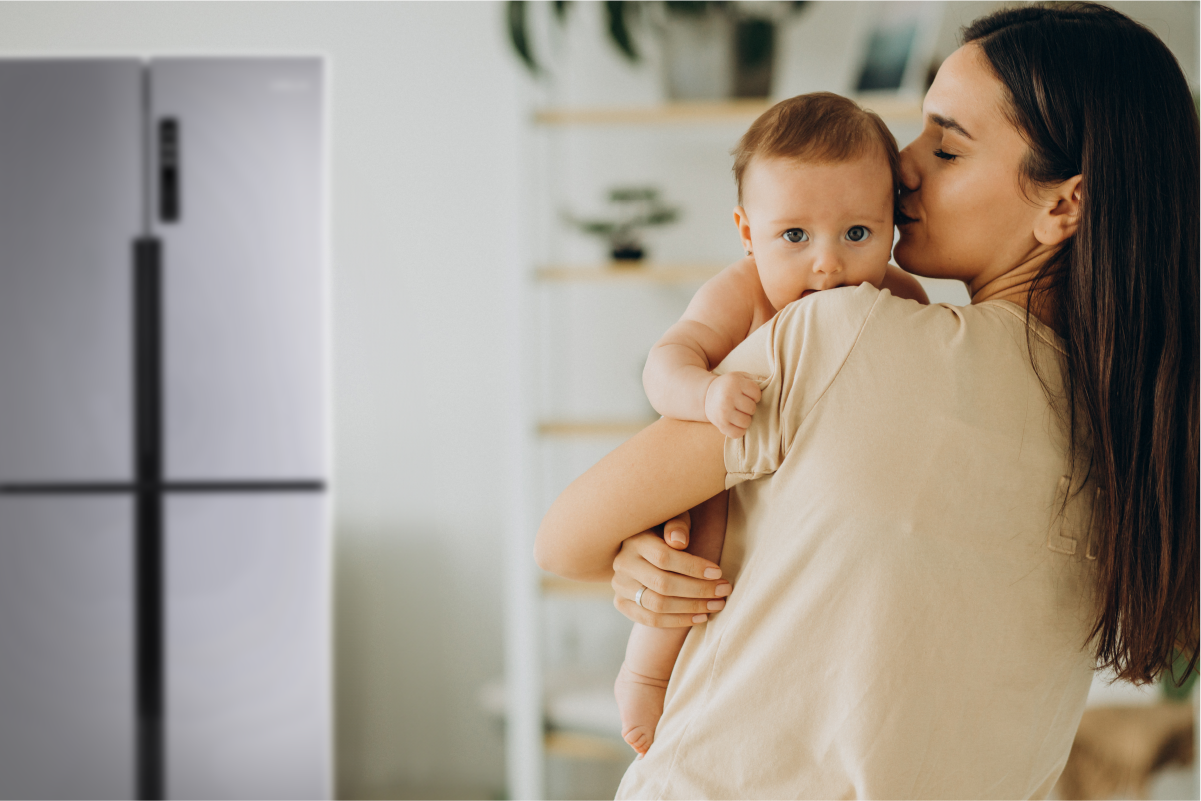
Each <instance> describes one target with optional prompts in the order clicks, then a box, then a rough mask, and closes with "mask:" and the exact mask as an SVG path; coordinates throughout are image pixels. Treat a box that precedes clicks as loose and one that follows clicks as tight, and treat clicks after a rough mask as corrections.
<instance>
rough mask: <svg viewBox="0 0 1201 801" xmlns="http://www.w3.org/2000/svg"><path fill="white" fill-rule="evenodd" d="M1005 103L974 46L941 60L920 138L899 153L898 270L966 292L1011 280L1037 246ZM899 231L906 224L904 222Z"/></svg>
mask: <svg viewBox="0 0 1201 801" xmlns="http://www.w3.org/2000/svg"><path fill="white" fill-rule="evenodd" d="M1006 102H1007V100H1006V95H1005V90H1004V87H1003V86H1002V84H1001V82H1000V81H998V80H997V79H996V78H995V77H994V76H993V74H992V72H991V70H990V68H989V66H988V62H987V60H986V58H985V56H984V54H983V52H981V50H980V48H979V46H977V45H972V44H969V45H964V46H963V47H961V48H959V49H958V50H956V51H955V52H954V53H952V54H951V55H950V57H948V58H947V60H946V61H944V62H943V64H942V66H941V67H940V68H939V70H938V76H937V77H936V78H935V79H934V84H933V85H932V86H931V87H930V91H929V92H927V93H926V99H925V102H924V103H923V104H922V113H923V119H924V122H923V128H922V133H921V135H920V136H918V138H917V139H915V140H914V141H913V142H912V143H911V144H910V145H909V146H908V147H906V148H905V149H904V150H902V151H901V183H902V188H901V208H902V209H903V211H904V213H905V215H906V216H908V217H911V218H914V222H909V223H904V224H899V226H898V227H899V229H900V232H901V236H900V240H899V241H898V242H897V245H896V247H895V248H894V250H893V257H894V258H895V259H896V262H897V264H899V265H900V266H901V267H903V268H905V269H906V270H908V271H909V272H912V273H915V274H917V275H922V276H926V277H928V278H954V279H958V280H961V281H966V282H968V285H969V286H968V288H969V291H971V290H973V289H974V288H978V287H980V286H982V285H984V284H986V283H988V282H989V281H991V280H993V279H995V278H997V277H998V276H1001V275H1003V274H1005V273H1006V272H1009V271H1010V270H1011V269H1013V268H1014V267H1015V266H1017V265H1019V264H1021V263H1023V262H1024V261H1026V260H1027V259H1028V258H1029V257H1030V256H1031V255H1032V254H1033V252H1034V251H1035V249H1036V248H1037V247H1038V242H1037V240H1036V239H1035V238H1034V222H1035V217H1036V215H1037V213H1038V211H1039V209H1038V206H1037V205H1035V204H1034V203H1032V202H1030V200H1028V199H1027V198H1026V197H1025V196H1024V195H1023V193H1022V190H1021V187H1020V185H1019V182H1018V166H1019V164H1020V162H1021V160H1022V157H1023V156H1024V155H1025V153H1026V143H1025V141H1024V140H1023V139H1022V137H1021V135H1020V134H1019V133H1018V131H1017V129H1015V128H1014V127H1013V126H1012V125H1011V124H1010V123H1009V121H1008V120H1006V119H1005V116H1004V114H1003V113H1002V108H1004V104H1005V103H1006ZM898 223H901V220H898Z"/></svg>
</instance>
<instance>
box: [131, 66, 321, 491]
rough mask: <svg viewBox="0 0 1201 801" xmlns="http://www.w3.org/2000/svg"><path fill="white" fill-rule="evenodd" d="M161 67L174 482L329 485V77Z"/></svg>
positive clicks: (159, 208) (311, 70) (157, 74)
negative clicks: (324, 481) (325, 120)
mask: <svg viewBox="0 0 1201 801" xmlns="http://www.w3.org/2000/svg"><path fill="white" fill-rule="evenodd" d="M151 64H152V66H151V76H152V77H151V86H152V89H151V96H152V100H151V108H152V120H153V128H154V131H155V137H156V139H158V140H159V141H156V142H155V144H154V146H153V147H152V154H153V155H154V167H153V169H152V177H153V180H152V181H151V186H152V189H153V197H152V206H151V207H152V209H153V211H154V214H153V226H154V231H155V234H156V236H158V237H160V238H161V240H162V242H163V282H164V297H165V306H164V326H165V342H164V353H165V368H164V369H165V375H166V388H165V414H166V428H165V448H166V462H165V476H166V478H167V479H168V480H214V479H216V480H238V479H253V480H265V479H268V480H280V479H313V478H322V477H324V476H325V474H326V466H325V464H326V463H325V430H326V427H325V388H324V362H325V302H324V297H325V280H326V277H325V268H324V261H325V259H324V248H325V242H324V230H323V224H324V223H323V208H322V202H323V201H322V197H323V180H324V176H323V165H322V158H323V157H322V153H323V144H322V135H323V134H322V119H321V113H322V111H321V109H322V69H321V62H320V60H319V59H312V58H262V59H226V58H222V59H156V60H154V61H152V62H151ZM172 124H174V126H175V129H174V130H175V133H174V134H172V133H170V132H169V126H170V125H172ZM164 137H166V138H167V139H171V138H174V139H175V142H174V144H173V143H172V142H170V141H166V142H164V141H162V139H163V138H164ZM165 151H174V153H175V156H174V157H173V156H172V155H171V154H170V153H165ZM172 161H175V162H177V166H176V167H175V168H174V169H175V173H174V175H175V177H174V178H172V177H171V176H170V175H169V173H170V172H171V169H172V166H171V162H172ZM170 183H173V185H174V187H175V193H176V195H177V196H176V197H175V198H172V197H170V196H169V195H170V194H171V191H170V186H166V184H170ZM164 204H166V205H167V206H172V205H174V206H175V208H176V210H177V212H178V216H177V219H176V220H175V221H171V220H168V219H165V218H164V217H165V215H164ZM166 216H169V215H166Z"/></svg>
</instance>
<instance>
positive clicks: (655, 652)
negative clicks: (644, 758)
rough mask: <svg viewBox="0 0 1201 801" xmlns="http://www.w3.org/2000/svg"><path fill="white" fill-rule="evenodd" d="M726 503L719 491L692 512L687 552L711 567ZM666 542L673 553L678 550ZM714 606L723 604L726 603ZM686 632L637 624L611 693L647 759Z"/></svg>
mask: <svg viewBox="0 0 1201 801" xmlns="http://www.w3.org/2000/svg"><path fill="white" fill-rule="evenodd" d="M728 503H729V492H728V491H726V492H720V493H718V494H717V495H715V496H713V497H712V498H710V499H709V500H707V501H705V502H704V503H702V504H700V505H699V506H697V507H696V508H694V509H692V510H691V513H690V515H691V519H692V525H691V531H690V534H689V540H690V541H689V543H688V547H687V550H688V552H689V553H691V554H694V555H696V556H700V557H702V558H704V559H708V560H710V561H712V562H715V563H717V562H720V561H721V549H722V545H723V544H724V543H725V537H726V510H727V508H728ZM667 542H668V544H669V545H671V546H672V547H673V548H678V547H679V546H677V545H675V544H674V543H672V542H671V541H670V540H668V541H667ZM710 603H713V602H710ZM718 603H721V604H722V605H724V601H718ZM714 611H717V610H714ZM688 631H689V629H688V628H687V627H683V628H667V629H657V628H652V627H650V626H643V625H641V624H639V623H635V624H634V630H633V631H631V632H630V640H629V642H628V643H627V644H626V658H625V662H623V663H622V665H621V672H620V673H619V674H618V676H617V683H616V684H615V685H614V688H613V690H614V694H615V695H616V696H617V706H618V708H619V709H620V710H621V736H622V738H623V739H624V740H625V741H626V742H627V743H629V744H630V746H631V747H632V748H633V749H634V750H635V751H637V752H638V753H640V754H645V753H646V751H647V749H648V748H650V746H651V743H652V742H654V739H655V729H656V727H657V726H658V724H659V718H660V717H661V716H662V715H663V699H664V696H665V695H666V693H667V682H668V680H669V679H670V678H671V671H672V668H674V667H675V664H676V658H677V657H678V656H679V655H680V648H682V647H683V646H684V640H685V638H687V636H688Z"/></svg>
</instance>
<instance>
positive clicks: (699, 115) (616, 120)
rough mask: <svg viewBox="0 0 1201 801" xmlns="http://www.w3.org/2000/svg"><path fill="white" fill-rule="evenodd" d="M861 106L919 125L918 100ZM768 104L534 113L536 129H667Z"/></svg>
mask: <svg viewBox="0 0 1201 801" xmlns="http://www.w3.org/2000/svg"><path fill="white" fill-rule="evenodd" d="M854 99H855V101H856V102H858V103H859V104H860V105H861V106H863V107H864V108H867V109H871V110H872V111H874V112H876V113H877V114H879V115H880V116H881V117H883V118H884V120H885V121H886V122H920V121H921V119H922V103H921V99H920V98H915V97H905V96H897V95H894V94H892V93H887V92H884V93H879V94H862V95H858V96H856V97H855V98H854ZM772 104H773V101H770V100H722V101H712V102H687V103H685V102H679V103H663V104H661V105H656V106H595V107H590V106H580V107H576V108H562V107H552V108H544V109H541V110H539V111H537V112H535V113H534V122H536V123H537V124H539V125H671V124H681V123H722V122H742V121H746V122H749V121H750V120H753V119H754V118H755V117H758V116H759V115H760V114H762V113H763V112H764V111H767V109H769V108H770V107H771V106H772Z"/></svg>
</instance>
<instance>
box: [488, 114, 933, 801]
mask: <svg viewBox="0 0 1201 801" xmlns="http://www.w3.org/2000/svg"><path fill="white" fill-rule="evenodd" d="M858 100H859V101H860V103H861V104H862V105H864V106H865V107H867V108H871V109H873V110H875V111H877V113H879V114H880V115H881V116H882V117H884V119H885V120H886V121H887V122H889V123H890V124H892V123H900V124H912V123H916V122H919V121H920V119H921V106H920V102H919V101H917V100H907V99H898V98H896V97H894V96H865V97H861V98H858ZM769 105H770V104H769V103H768V102H766V101H734V102H725V103H675V104H667V105H661V106H652V107H634V106H630V107H605V108H599V107H594V108H547V109H543V110H541V111H538V112H537V113H535V114H534V115H533V120H532V123H533V125H534V127H535V133H536V135H547V136H553V135H557V132H561V131H564V130H565V129H568V128H597V129H606V130H607V129H612V128H621V127H625V128H633V129H649V130H656V129H661V130H663V131H664V132H672V131H678V130H680V129H681V128H687V127H693V128H695V127H697V126H715V127H722V126H724V129H725V130H729V129H730V127H731V125H732V124H733V125H739V124H749V122H750V121H751V120H753V119H754V118H755V117H756V116H758V115H759V114H761V113H762V112H763V111H765V110H766V109H767V108H768V107H769ZM726 147H727V148H728V145H726ZM547 150H553V148H547ZM714 155H715V157H716V156H721V157H724V156H725V149H724V148H723V149H722V150H721V151H715V153H714ZM539 174H541V173H539ZM539 191H541V190H539ZM560 255H561V254H560ZM724 266H725V265H724V264H719V263H704V262H656V261H651V262H641V263H638V264H636V265H632V264H625V263H621V262H609V263H593V264H588V263H572V262H570V261H569V262H566V263H563V262H556V261H554V260H553V259H549V260H547V261H546V262H544V263H541V264H535V265H531V267H530V268H529V269H528V271H527V272H525V273H524V274H522V275H520V276H517V277H516V279H515V280H516V284H515V290H514V291H515V293H516V296H517V299H516V304H515V305H516V308H515V310H514V314H515V315H516V317H517V320H518V327H519V335H518V336H517V337H516V338H515V340H516V351H517V352H516V353H515V354H514V362H515V364H516V366H517V373H518V375H519V376H520V380H521V382H522V386H523V387H524V388H525V389H524V390H523V391H522V393H521V399H520V402H519V403H517V409H516V411H515V414H516V419H515V421H514V427H513V428H514V431H515V432H516V433H515V434H514V440H513V451H514V455H515V469H516V471H517V478H518V482H517V483H518V485H519V487H520V490H519V492H518V493H516V497H514V499H513V506H512V509H511V510H510V531H511V542H510V545H511V547H510V549H509V559H508V562H507V566H506V569H507V578H508V590H507V609H506V622H507V630H506V649H507V653H506V677H505V680H504V683H503V687H502V686H501V685H500V684H498V685H497V686H496V687H493V688H491V689H490V690H488V691H487V692H490V693H491V695H490V696H489V697H490V698H491V699H492V700H491V702H490V703H491V705H492V708H493V709H494V710H495V711H497V712H500V710H503V713H504V717H505V723H506V727H505V732H506V760H507V766H508V783H509V797H511V798H531V799H533V798H543V797H545V795H544V787H545V776H546V773H545V768H546V757H547V756H552V757H557V758H566V759H573V760H616V761H623V760H624V761H629V760H631V759H632V758H633V753H632V752H631V751H630V750H629V748H628V746H626V745H625V744H624V743H622V742H621V740H620V738H619V726H620V724H619V721H618V720H617V717H616V702H615V701H611V699H612V680H613V679H614V678H615V676H608V677H607V678H603V679H602V678H601V677H598V676H595V675H594V676H593V677H592V678H593V680H592V683H591V684H588V683H587V682H583V681H581V682H579V683H576V682H573V681H572V680H565V677H564V676H563V675H561V674H555V675H546V676H544V673H545V666H544V664H543V647H542V646H543V642H542V633H543V632H542V631H541V626H542V620H543V617H544V614H543V610H544V605H545V603H546V601H547V599H556V600H558V601H560V602H569V603H577V602H578V603H596V604H598V605H599V604H611V603H612V590H611V589H610V587H609V586H608V585H607V584H582V583H580V582H573V581H568V580H565V579H561V578H558V577H556V576H552V575H549V574H546V573H544V572H543V571H541V570H539V569H538V568H537V566H536V565H535V564H534V562H533V560H532V558H531V554H532V551H533V540H534V533H535V532H536V531H537V528H538V524H539V521H540V520H541V518H542V516H543V514H544V513H545V511H546V508H547V506H549V504H550V502H551V501H552V500H553V498H551V497H546V494H547V489H548V482H547V480H546V476H544V475H542V466H541V465H542V459H541V458H540V456H541V454H542V453H543V451H544V449H545V448H548V447H592V448H594V449H595V448H596V447H598V446H600V447H604V446H608V447H612V446H615V445H617V444H618V443H620V442H621V441H623V440H624V439H626V438H628V437H631V436H633V435H635V434H637V433H638V432H639V431H641V430H642V429H643V428H645V427H646V426H647V425H649V424H650V423H651V422H653V420H654V419H655V418H654V417H653V416H651V415H649V414H648V415H646V416H645V417H643V416H629V415H613V416H612V417H609V416H599V415H591V414H590V415H580V416H579V417H576V416H575V415H574V414H566V415H561V414H556V415H545V414H543V412H542V410H541V408H540V404H539V403H538V402H536V397H535V396H536V395H537V393H536V392H535V391H534V389H533V388H534V387H536V386H539V381H540V371H542V370H545V369H546V359H544V358H543V356H544V355H545V354H544V352H543V348H544V347H545V344H546V343H544V342H542V341H540V333H539V330H538V329H539V324H540V323H539V315H542V314H544V313H545V311H546V309H547V308H548V304H551V303H553V301H548V300H547V298H549V297H559V296H560V295H558V294H557V293H563V292H572V291H576V290H578V289H579V288H589V291H598V292H599V291H602V290H603V291H620V292H635V293H648V292H660V293H661V294H662V293H664V292H666V294H664V296H663V298H662V303H666V304H673V303H678V305H679V310H678V312H676V314H677V315H678V314H679V313H682V312H683V310H684V306H685V305H686V303H687V299H688V296H689V294H690V292H689V291H688V288H689V287H696V286H699V285H700V284H701V283H703V282H704V281H706V280H708V279H709V278H711V277H713V276H714V275H716V274H717V273H718V272H719V271H720V270H721V269H722V268H723V267H724ZM673 287H674V288H679V289H682V290H684V291H683V292H675V293H674V294H673V292H671V291H668V290H672V288H673ZM571 323H573V324H575V323H576V321H575V320H574V319H573V320H571ZM648 411H649V410H648ZM570 678H571V677H567V679H570ZM606 699H608V700H606ZM610 715H611V717H612V719H611V728H609V726H610V724H607V723H606V720H608V717H607V716H610ZM606 731H607V732H608V733H607V734H606V733H605V732H606Z"/></svg>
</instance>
